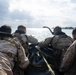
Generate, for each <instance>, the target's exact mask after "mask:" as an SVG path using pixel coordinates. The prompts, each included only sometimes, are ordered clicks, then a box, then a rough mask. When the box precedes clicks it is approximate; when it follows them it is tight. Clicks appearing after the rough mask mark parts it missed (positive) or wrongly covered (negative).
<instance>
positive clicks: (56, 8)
mask: <svg viewBox="0 0 76 75" xmlns="http://www.w3.org/2000/svg"><path fill="white" fill-rule="evenodd" d="M3 24H9V25H11V26H12V27H16V26H18V25H20V24H23V25H25V26H26V27H30V28H39V27H43V26H48V27H54V26H62V27H64V26H73V27H75V26H76V0H0V25H3Z"/></svg>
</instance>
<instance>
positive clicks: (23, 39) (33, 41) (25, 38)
mask: <svg viewBox="0 0 76 75" xmlns="http://www.w3.org/2000/svg"><path fill="white" fill-rule="evenodd" d="M14 36H15V37H17V38H18V39H19V41H20V43H21V44H22V46H23V47H24V49H25V50H26V54H27V53H28V47H29V46H28V44H29V43H30V44H38V40H37V39H36V38H34V37H33V36H28V35H25V34H19V33H14Z"/></svg>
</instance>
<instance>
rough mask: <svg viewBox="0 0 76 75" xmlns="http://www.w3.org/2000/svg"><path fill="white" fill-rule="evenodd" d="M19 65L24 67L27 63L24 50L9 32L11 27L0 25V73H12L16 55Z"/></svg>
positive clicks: (1, 74)
mask: <svg viewBox="0 0 76 75" xmlns="http://www.w3.org/2000/svg"><path fill="white" fill-rule="evenodd" d="M17 52H18V59H19V64H18V65H19V67H20V68H22V69H25V68H26V67H27V66H28V65H29V60H28V58H27V57H26V54H25V51H24V49H23V47H22V46H21V44H20V42H19V41H15V40H14V39H13V36H12V34H11V27H10V26H8V25H2V26H1V27H0V75H13V71H12V70H13V67H14V64H15V62H14V60H15V58H16V56H17Z"/></svg>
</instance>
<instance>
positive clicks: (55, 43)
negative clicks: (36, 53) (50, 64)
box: [39, 35, 72, 66]
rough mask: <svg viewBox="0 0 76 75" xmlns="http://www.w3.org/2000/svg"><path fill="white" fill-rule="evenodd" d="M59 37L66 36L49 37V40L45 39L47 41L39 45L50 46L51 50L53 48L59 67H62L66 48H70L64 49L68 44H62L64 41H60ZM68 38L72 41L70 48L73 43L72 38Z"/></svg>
mask: <svg viewBox="0 0 76 75" xmlns="http://www.w3.org/2000/svg"><path fill="white" fill-rule="evenodd" d="M59 36H64V35H55V36H53V37H49V38H47V39H45V41H43V42H40V43H39V46H40V47H48V46H50V48H53V50H54V54H55V56H56V60H57V64H58V66H60V64H61V60H62V58H63V55H64V53H65V52H66V48H68V47H66V48H64V46H66V45H67V43H66V44H65V43H62V44H60V42H61V41H62V40H60V38H59ZM68 38H69V39H70V42H69V44H68V45H69V46H70V45H71V43H72V38H71V37H69V36H68ZM59 40H60V41H59ZM63 41H65V40H63Z"/></svg>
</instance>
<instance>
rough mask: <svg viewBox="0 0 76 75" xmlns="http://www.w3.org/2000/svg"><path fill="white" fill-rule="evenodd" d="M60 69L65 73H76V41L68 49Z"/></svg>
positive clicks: (65, 74)
mask: <svg viewBox="0 0 76 75" xmlns="http://www.w3.org/2000/svg"><path fill="white" fill-rule="evenodd" d="M60 71H61V72H64V75H76V41H74V42H73V43H72V45H71V46H70V47H69V48H68V49H67V52H66V53H65V55H64V58H63V60H62V63H61V68H60Z"/></svg>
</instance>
